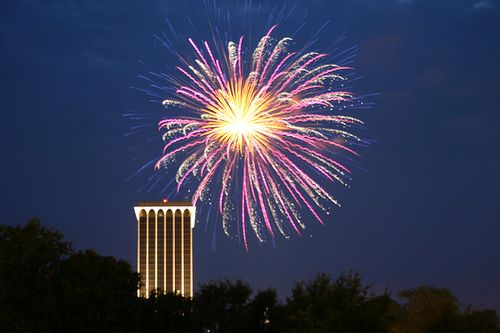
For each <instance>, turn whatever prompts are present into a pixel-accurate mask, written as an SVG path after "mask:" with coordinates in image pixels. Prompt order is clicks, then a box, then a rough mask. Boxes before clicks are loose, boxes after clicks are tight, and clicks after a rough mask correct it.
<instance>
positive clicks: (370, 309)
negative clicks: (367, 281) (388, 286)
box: [287, 273, 393, 333]
mask: <svg viewBox="0 0 500 333" xmlns="http://www.w3.org/2000/svg"><path fill="white" fill-rule="evenodd" d="M368 291H369V287H368V286H363V285H362V283H361V278H360V276H359V274H358V273H355V274H352V273H350V274H347V275H344V274H343V275H341V276H340V277H339V278H338V279H337V280H336V281H333V282H332V281H331V280H330V277H329V276H328V275H326V274H319V275H318V276H317V277H316V279H314V280H313V281H310V282H307V283H306V282H300V283H297V284H296V286H295V287H294V288H293V290H292V296H291V297H290V298H289V299H288V303H287V308H288V316H289V317H288V323H289V327H288V329H289V331H290V332H297V333H298V332H336V333H343V332H346V333H347V332H360V333H361V332H370V333H373V332H386V331H387V325H388V323H387V318H388V316H389V313H390V310H389V309H390V306H392V304H393V303H392V302H391V301H390V299H389V297H388V296H387V295H384V296H381V297H382V298H372V297H371V296H369V295H368Z"/></svg>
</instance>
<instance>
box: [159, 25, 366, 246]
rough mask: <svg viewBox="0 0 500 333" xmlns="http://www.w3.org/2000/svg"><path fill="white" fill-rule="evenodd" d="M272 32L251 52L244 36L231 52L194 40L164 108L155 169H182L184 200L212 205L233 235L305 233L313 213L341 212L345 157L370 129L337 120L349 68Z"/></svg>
mask: <svg viewBox="0 0 500 333" xmlns="http://www.w3.org/2000/svg"><path fill="white" fill-rule="evenodd" d="M275 30H276V26H273V27H272V28H271V29H270V30H269V31H268V32H267V34H266V35H265V36H263V37H262V38H261V39H260V41H259V42H258V45H257V46H256V48H255V49H254V50H253V52H247V51H246V50H247V48H246V47H245V39H244V37H240V38H239V39H238V40H236V41H234V42H233V41H230V42H229V43H227V45H226V46H224V47H220V46H219V47H218V46H217V45H216V46H215V47H214V46H211V45H210V44H209V43H208V42H206V41H205V42H201V43H196V42H195V41H193V40H192V39H191V38H189V39H188V42H189V44H190V45H191V47H192V50H193V54H194V58H193V60H192V61H186V60H183V63H184V65H185V66H184V67H177V70H178V74H179V75H178V76H177V77H176V78H175V79H171V80H170V81H171V83H172V84H173V85H175V87H176V91H175V93H173V94H172V96H170V97H169V98H168V99H165V100H164V101H163V105H164V106H165V108H166V109H167V112H168V113H169V114H178V115H180V116H172V117H169V118H165V119H163V120H161V121H160V123H159V128H160V130H161V131H162V133H163V140H164V141H165V146H164V149H163V156H162V157H161V159H159V160H158V161H157V163H156V168H161V167H167V168H168V169H169V170H170V168H171V167H175V168H176V169H177V173H176V181H177V191H180V190H181V188H182V189H190V191H191V190H192V192H190V193H191V195H192V198H191V200H192V202H193V204H194V205H196V204H199V203H200V201H203V202H204V203H206V204H208V205H210V206H213V207H212V208H213V210H215V209H216V210H217V211H218V213H219V216H220V217H221V220H222V225H223V228H224V231H225V232H226V234H229V228H230V226H232V225H233V224H236V225H237V226H238V233H239V234H241V236H242V238H243V242H244V245H245V248H247V249H248V233H249V232H250V231H253V233H254V234H255V235H256V236H257V238H258V239H259V240H260V241H264V240H265V238H266V234H268V235H270V236H271V237H273V238H274V237H275V236H276V234H277V233H280V234H282V235H283V236H285V237H287V238H288V234H289V233H290V231H291V232H296V233H297V234H299V235H300V234H301V231H302V230H303V229H304V228H305V224H304V223H303V221H302V217H301V215H300V213H301V212H306V213H307V215H309V216H314V217H315V219H317V220H318V221H319V222H320V223H323V219H322V216H324V215H323V214H322V212H326V214H328V213H329V209H330V206H332V205H338V203H337V200H336V199H335V197H334V196H332V194H330V193H329V191H328V190H327V186H325V184H326V185H329V184H330V183H335V182H337V183H340V184H343V185H347V182H348V181H349V180H350V174H351V172H350V170H349V169H348V168H347V167H346V165H344V164H343V162H341V161H342V160H341V159H340V157H341V156H345V155H352V156H353V157H356V156H357V153H356V152H355V151H354V150H353V146H355V145H356V144H361V143H362V142H363V141H362V140H361V139H360V138H358V137H357V136H356V135H354V134H352V133H351V132H350V128H352V127H353V126H357V125H359V124H362V122H361V121H360V120H358V119H355V118H353V117H350V116H346V115H337V114H336V113H338V112H336V111H339V110H341V109H342V110H343V109H345V108H348V107H349V106H352V105H353V103H354V101H355V98H354V97H353V94H352V93H351V92H349V91H346V90H344V89H339V87H342V86H343V84H342V83H343V82H345V81H346V75H347V74H348V73H349V72H350V68H349V67H345V66H340V65H335V64H331V63H328V58H329V56H328V54H322V53H315V52H308V53H307V52H290V51H289V47H290V45H291V43H292V39H291V38H288V37H285V38H282V39H278V40H275V39H274V38H273V37H272V35H273V33H275Z"/></svg>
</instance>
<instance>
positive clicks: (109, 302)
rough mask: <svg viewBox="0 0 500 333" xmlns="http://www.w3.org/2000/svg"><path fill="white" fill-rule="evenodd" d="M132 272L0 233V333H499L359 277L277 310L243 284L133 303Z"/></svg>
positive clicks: (35, 233)
mask: <svg viewBox="0 0 500 333" xmlns="http://www.w3.org/2000/svg"><path fill="white" fill-rule="evenodd" d="M138 283H139V279H138V275H137V274H136V273H134V272H133V271H132V269H131V267H130V265H129V264H128V263H126V262H124V261H121V260H117V259H115V258H113V257H105V256H101V255H98V254H97V253H95V252H94V251H83V252H75V251H73V250H72V249H71V246H70V244H69V243H67V242H65V241H64V240H63V237H62V235H61V234H60V233H59V232H57V231H55V230H52V229H50V228H46V227H44V226H42V225H41V224H40V222H39V221H38V220H36V219H35V220H32V221H30V222H28V223H27V224H26V225H25V226H16V227H10V226H0V332H72V333H76V332H148V333H150V332H213V333H216V332H219V333H226V332H241V333H246V332H269V333H271V332H292V333H293V332H296V333H302V332H318V333H321V332H330V333H364V332H370V333H379V332H380V333H384V332H387V333H500V329H499V327H498V324H499V318H498V316H497V313H496V312H495V311H494V310H477V309H472V308H467V309H465V310H461V307H460V305H459V303H458V300H457V299H456V298H455V297H454V296H453V295H452V294H451V293H450V291H448V290H446V289H440V288H433V287H429V286H421V287H418V288H416V289H412V290H405V291H402V292H401V293H400V294H399V297H400V298H401V299H402V300H404V302H403V303H402V304H400V303H397V302H396V301H394V300H393V299H391V297H390V295H389V294H388V293H384V294H382V295H373V294H371V293H370V288H369V286H366V285H364V284H363V283H362V281H361V277H360V275H359V274H358V273H348V274H343V275H340V277H338V278H337V279H336V280H332V279H331V278H330V277H329V276H328V275H326V274H319V275H318V276H317V277H316V278H315V279H313V280H312V281H303V282H299V283H297V284H296V285H295V287H294V288H293V290H292V293H291V296H290V297H289V298H288V299H287V300H286V302H284V303H282V302H280V301H279V299H278V296H277V294H276V291H275V290H273V289H269V290H264V291H259V292H256V293H254V292H253V290H252V288H251V287H250V286H249V285H248V284H246V283H244V282H242V281H240V280H237V281H234V282H233V281H229V280H223V281H211V282H209V283H206V284H201V285H200V286H199V288H198V292H197V293H196V294H195V296H194V297H193V299H189V298H184V297H182V296H180V295H176V294H161V293H152V294H151V295H150V297H149V298H147V299H146V298H138V297H137V287H138Z"/></svg>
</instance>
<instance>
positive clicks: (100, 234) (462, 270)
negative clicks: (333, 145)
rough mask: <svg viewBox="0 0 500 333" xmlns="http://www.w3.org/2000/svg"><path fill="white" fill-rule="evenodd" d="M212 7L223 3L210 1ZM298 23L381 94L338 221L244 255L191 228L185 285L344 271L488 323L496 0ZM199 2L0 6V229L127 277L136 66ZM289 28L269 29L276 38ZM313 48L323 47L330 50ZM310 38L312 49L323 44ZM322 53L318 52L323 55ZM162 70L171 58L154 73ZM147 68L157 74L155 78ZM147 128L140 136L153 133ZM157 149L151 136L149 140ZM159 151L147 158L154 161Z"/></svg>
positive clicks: (132, 242)
mask: <svg viewBox="0 0 500 333" xmlns="http://www.w3.org/2000/svg"><path fill="white" fill-rule="evenodd" d="M220 4H221V6H222V7H223V2H220ZM301 5H304V6H306V7H307V8H308V9H309V15H308V20H309V21H311V22H323V21H326V20H331V21H332V23H331V26H333V28H334V29H333V30H334V31H336V34H334V35H332V36H331V38H332V40H333V39H335V38H336V37H337V36H338V35H339V34H341V33H342V32H344V31H346V32H347V39H346V41H345V42H344V43H343V44H342V45H343V46H345V47H346V48H347V47H349V46H354V45H357V46H359V47H360V50H359V52H358V56H357V58H356V61H355V63H354V66H355V67H356V69H357V72H358V73H359V74H360V75H362V76H363V79H362V80H360V81H358V82H356V83H355V84H354V91H355V92H358V93H380V95H379V96H377V97H373V98H371V99H370V101H372V102H374V103H375V104H374V106H373V107H372V108H371V109H369V110H363V111H360V113H359V114H356V116H358V117H359V118H361V119H363V120H364V121H365V122H366V123H367V125H368V130H366V131H365V132H364V133H363V134H364V136H365V137H368V138H372V139H375V140H376V141H377V142H376V144H374V145H373V146H372V147H370V148H369V149H367V150H363V151H362V156H363V157H362V161H361V162H362V166H363V169H364V170H363V169H356V170H355V171H354V181H353V182H352V184H351V189H350V190H348V191H340V193H337V194H338V196H339V198H340V200H341V203H342V208H340V209H336V211H335V214H334V216H333V217H332V218H331V220H330V221H328V223H327V224H326V226H320V225H319V224H317V223H316V224H314V223H309V224H308V225H309V228H308V229H307V232H306V233H305V234H304V236H303V237H302V238H297V237H293V238H292V239H291V240H288V241H287V240H284V239H278V241H277V242H276V247H273V246H272V244H271V243H266V244H263V245H262V246H259V245H258V244H257V243H256V242H252V244H251V246H250V253H246V252H245V250H244V248H243V246H242V245H241V244H239V243H238V241H237V240H234V239H233V240H231V239H228V238H226V237H225V236H224V234H223V233H222V231H221V230H220V228H219V230H218V231H217V232H216V233H215V236H216V241H215V244H216V248H215V251H214V250H213V249H212V241H213V235H214V233H213V223H216V222H217V221H211V223H212V225H211V226H209V228H208V231H205V228H204V225H199V226H198V227H197V228H195V231H194V241H195V244H194V246H195V279H196V281H195V283H199V282H207V281H209V280H210V279H215V278H225V277H228V278H242V279H243V280H245V281H247V282H249V283H250V284H251V285H252V286H253V287H254V288H255V289H263V288H267V287H273V288H277V289H278V291H279V293H280V295H281V296H282V297H285V296H286V295H287V293H288V292H289V290H290V288H291V287H292V285H293V283H294V282H296V281H298V280H301V279H309V278H312V277H314V276H315V275H316V273H318V272H327V273H329V274H331V275H332V276H333V277H335V276H337V275H338V274H340V273H341V272H345V271H348V270H350V269H353V270H356V271H359V272H360V273H361V276H362V277H363V279H364V281H365V282H366V283H369V284H372V285H373V287H374V291H376V292H382V291H383V290H384V288H386V287H387V288H388V289H389V290H390V291H392V293H393V295H395V294H397V292H399V291H400V290H402V289H405V288H413V287H417V286H419V285H421V284H429V285H433V286H437V287H445V288H449V289H450V290H451V291H452V292H453V293H454V294H455V295H456V296H458V297H459V299H460V300H461V301H462V302H463V304H465V305H466V304H468V303H471V304H473V305H475V306H478V307H491V308H495V309H496V310H497V311H500V241H499V237H500V236H499V235H500V194H499V188H500V177H499V175H498V172H499V170H500V149H499V148H498V147H499V144H500V131H499V126H500V112H499V111H500V109H499V107H498V102H497V97H498V94H499V93H500V79H499V77H500V65H499V64H500V61H499V59H500V43H499V39H498V36H499V35H500V2H499V1H494V0H453V1H452V0H447V1H444V0H432V1H431V0H429V1H425V0H399V1H398V0H380V1H369V0H344V1H336V0H332V1H329V0H311V1H307V2H305V1H304V3H302V4H301ZM200 6H201V1H186V0H183V1H175V0H172V1H170V0H169V1H166V0H164V1H159V0H158V1H114V2H112V1H108V0H99V1H97V0H92V1H77V0H71V1H68V0H52V1H42V0H19V1H9V2H7V1H3V2H2V3H1V4H0V36H1V38H0V41H1V52H0V71H1V72H0V74H1V90H0V98H1V99H0V100H1V109H2V111H1V112H2V117H1V121H0V135H1V140H0V142H1V154H2V163H1V165H0V171H1V173H0V174H1V178H0V195H1V197H0V207H1V212H2V220H1V223H3V224H9V225H14V224H22V223H25V222H26V221H27V220H28V219H30V218H31V217H34V216H37V217H40V218H41V219H42V221H43V222H44V223H45V224H47V225H50V226H52V227H55V228H56V229H58V230H60V231H62V232H63V234H64V235H65V237H66V238H67V239H68V240H70V241H71V242H72V243H73V246H74V247H75V248H76V249H85V248H93V249H96V250H97V251H98V252H100V253H101V254H105V255H113V256H116V257H118V258H121V259H124V260H127V261H128V262H130V263H131V264H132V266H133V267H134V269H135V265H136V264H135V263H136V237H137V236H136V230H137V229H136V224H135V217H134V213H133V208H132V207H133V205H134V204H135V203H137V202H138V201H141V200H160V199H161V198H163V194H162V193H161V189H159V188H155V189H153V190H152V191H150V192H138V190H139V188H141V186H142V185H144V184H145V183H146V182H147V178H148V176H150V174H148V172H152V170H150V171H148V170H146V172H144V173H142V174H140V175H139V176H138V177H135V178H133V179H132V180H129V181H127V179H128V178H129V176H131V175H132V174H134V172H135V171H136V170H137V168H138V164H137V161H136V162H134V158H136V157H137V154H138V153H137V151H131V147H133V146H134V145H135V144H137V143H139V142H136V143H134V142H133V140H134V138H131V137H126V136H124V134H125V133H126V132H127V130H128V128H129V127H130V123H128V122H127V120H126V119H124V117H123V114H124V113H126V112H128V111H139V112H149V113H156V115H157V116H161V115H163V113H162V112H163V109H162V108H161V106H158V105H155V104H153V103H150V102H148V98H147V97H146V96H144V95H141V94H138V93H137V92H135V91H133V90H131V89H129V88H130V87H131V86H134V85H136V84H137V80H136V76H137V74H139V73H140V72H141V70H142V69H141V67H140V66H139V65H138V62H137V60H138V59H139V58H141V57H143V55H144V54H150V53H151V52H152V53H154V50H155V49H156V48H157V47H158V45H156V44H155V41H154V38H153V35H154V34H156V33H158V32H160V31H162V30H165V29H166V25H165V23H164V18H165V17H171V18H172V17H173V18H179V16H180V15H183V14H185V13H188V12H199V11H200ZM287 28H289V29H294V28H295V27H287V26H282V27H280V29H281V31H286V30H287ZM327 37H328V36H327ZM323 38H324V36H323ZM326 42H328V40H326ZM162 61H164V64H165V65H170V66H174V65H177V63H176V59H174V58H173V57H167V56H166V57H165V59H162ZM160 70H161V68H160ZM153 127H154V124H153ZM154 135H157V134H156V132H154V131H153V132H152V136H154ZM161 147H162V142H161V140H160V138H159V137H158V140H154V141H152V142H151V145H150V146H149V147H148V148H147V149H146V150H149V151H155V150H156V151H159V150H160V149H161Z"/></svg>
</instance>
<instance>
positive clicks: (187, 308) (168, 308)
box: [138, 292, 194, 333]
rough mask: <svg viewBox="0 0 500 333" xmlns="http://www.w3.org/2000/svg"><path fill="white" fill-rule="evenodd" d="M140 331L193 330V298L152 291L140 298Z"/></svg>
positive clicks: (166, 332)
mask: <svg viewBox="0 0 500 333" xmlns="http://www.w3.org/2000/svg"><path fill="white" fill-rule="evenodd" d="M138 322H139V325H138V327H139V331H140V332H148V333H149V332H162V333H168V332H192V331H193V328H194V323H193V318H192V300H191V299H189V298H185V297H182V296H181V295H179V294H174V293H167V294H162V293H159V292H152V293H151V295H150V297H149V298H147V299H146V298H139V309H138Z"/></svg>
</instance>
